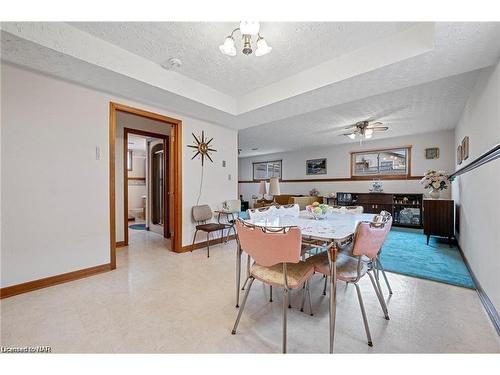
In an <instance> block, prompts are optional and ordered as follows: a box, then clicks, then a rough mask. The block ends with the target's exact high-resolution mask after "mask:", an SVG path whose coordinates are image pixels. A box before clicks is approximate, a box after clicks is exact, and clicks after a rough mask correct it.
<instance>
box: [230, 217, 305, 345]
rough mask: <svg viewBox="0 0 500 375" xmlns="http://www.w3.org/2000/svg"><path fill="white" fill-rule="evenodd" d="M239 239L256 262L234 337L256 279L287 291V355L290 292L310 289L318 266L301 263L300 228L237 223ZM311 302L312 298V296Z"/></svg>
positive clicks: (284, 320) (234, 329)
mask: <svg viewBox="0 0 500 375" xmlns="http://www.w3.org/2000/svg"><path fill="white" fill-rule="evenodd" d="M236 230H237V233H238V236H237V239H238V243H239V246H240V247H241V249H242V250H243V251H244V252H246V253H247V254H248V255H249V256H251V257H252V258H253V259H254V263H253V265H252V266H251V267H250V270H249V276H248V277H249V283H248V287H247V289H246V292H245V296H244V297H243V301H242V303H241V307H240V310H239V312H238V317H237V318H236V322H235V323H234V327H233V330H232V334H233V335H234V334H236V329H237V328H238V324H239V322H240V318H241V315H242V314H243V309H244V308H245V304H246V301H247V298H248V294H249V293H250V289H251V287H252V284H253V282H254V280H256V279H257V280H259V281H261V282H263V283H264V284H267V285H269V286H274V287H279V288H283V343H282V348H283V353H286V326H287V309H288V293H289V290H291V289H298V288H301V287H302V286H303V285H304V284H305V285H306V290H309V283H308V281H309V278H310V277H311V276H312V275H313V273H314V265H313V264H312V263H310V262H304V261H301V243H302V235H301V232H300V229H299V228H297V227H289V228H278V229H272V230H271V229H269V228H263V227H257V226H254V225H250V224H247V223H244V222H243V221H241V220H237V221H236ZM309 303H310V297H309Z"/></svg>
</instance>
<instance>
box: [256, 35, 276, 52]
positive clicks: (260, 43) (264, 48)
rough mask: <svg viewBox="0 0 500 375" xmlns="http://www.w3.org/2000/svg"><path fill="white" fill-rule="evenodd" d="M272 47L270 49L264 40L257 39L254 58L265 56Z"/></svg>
mask: <svg viewBox="0 0 500 375" xmlns="http://www.w3.org/2000/svg"><path fill="white" fill-rule="evenodd" d="M272 49H273V47H270V46H269V45H268V44H267V42H266V40H265V39H264V38H259V39H258V40H257V49H256V50H255V56H264V55H267V54H268V53H269V52H271V50H272Z"/></svg>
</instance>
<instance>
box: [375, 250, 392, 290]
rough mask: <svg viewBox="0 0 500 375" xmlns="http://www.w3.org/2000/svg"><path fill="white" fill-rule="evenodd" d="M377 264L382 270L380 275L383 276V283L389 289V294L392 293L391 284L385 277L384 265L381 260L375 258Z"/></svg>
mask: <svg viewBox="0 0 500 375" xmlns="http://www.w3.org/2000/svg"><path fill="white" fill-rule="evenodd" d="M377 265H378V266H379V267H380V271H382V276H384V280H385V285H387V289H389V294H392V288H391V284H389V280H388V279H387V275H386V274H385V270H384V266H383V265H382V262H381V261H380V260H379V259H378V258H377Z"/></svg>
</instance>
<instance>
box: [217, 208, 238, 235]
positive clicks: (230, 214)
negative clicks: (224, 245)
mask: <svg viewBox="0 0 500 375" xmlns="http://www.w3.org/2000/svg"><path fill="white" fill-rule="evenodd" d="M214 212H215V213H216V214H217V222H218V223H219V224H222V225H224V226H225V227H226V229H227V235H226V241H224V242H227V241H228V240H229V233H230V232H231V229H232V230H233V232H234V235H236V229H234V223H235V221H236V218H238V215H239V212H237V211H226V210H215V211H214ZM223 215H224V216H225V218H226V221H227V223H221V217H222V216H223ZM234 215H236V218H235V217H234ZM230 217H231V218H230ZM222 232H223V234H222V235H223V236H224V230H223V231H222Z"/></svg>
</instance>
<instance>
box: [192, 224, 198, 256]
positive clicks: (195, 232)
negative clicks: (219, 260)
mask: <svg viewBox="0 0 500 375" xmlns="http://www.w3.org/2000/svg"><path fill="white" fill-rule="evenodd" d="M197 233H198V229H196V230H195V231H194V236H193V243H192V244H191V252H193V250H194V241H195V240H196V234H197Z"/></svg>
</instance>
